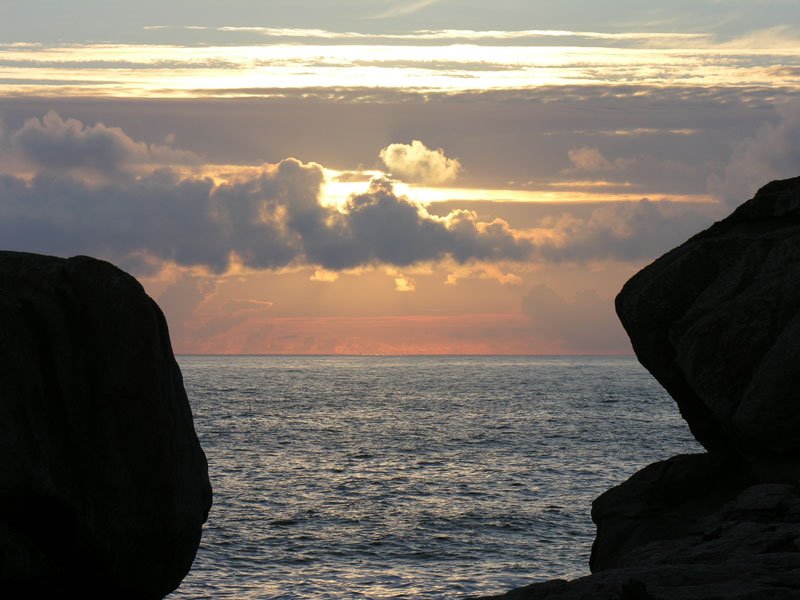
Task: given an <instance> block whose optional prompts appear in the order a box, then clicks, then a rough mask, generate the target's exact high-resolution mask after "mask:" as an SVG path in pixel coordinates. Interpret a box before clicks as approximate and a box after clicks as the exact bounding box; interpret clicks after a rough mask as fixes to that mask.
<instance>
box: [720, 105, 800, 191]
mask: <svg viewBox="0 0 800 600" xmlns="http://www.w3.org/2000/svg"><path fill="white" fill-rule="evenodd" d="M776 113H777V120H776V121H775V122H773V123H766V124H764V125H762V126H761V127H760V128H759V129H758V131H756V133H755V135H754V136H753V137H751V138H747V139H745V140H743V141H740V142H738V143H737V144H736V145H735V146H734V149H733V155H732V157H731V161H730V163H729V164H728V166H727V167H726V168H725V169H724V171H723V172H722V173H721V174H714V175H712V176H711V177H710V178H709V189H710V191H711V192H712V193H713V194H714V195H715V196H717V197H718V198H719V199H720V200H722V201H723V202H725V203H726V204H728V205H729V206H736V205H738V204H741V203H742V201H743V200H747V199H748V198H752V197H753V195H754V194H755V192H756V191H757V190H758V189H759V188H760V187H761V186H763V185H764V184H766V183H767V182H769V181H772V180H774V179H787V178H789V177H795V176H797V175H798V174H800V103H787V104H783V105H779V106H778V107H777V109H776Z"/></svg>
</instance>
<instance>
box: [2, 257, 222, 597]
mask: <svg viewBox="0 0 800 600" xmlns="http://www.w3.org/2000/svg"><path fill="white" fill-rule="evenodd" d="M0 315H2V327H0V457H2V458H1V459H0V461H1V462H0V506H1V507H2V511H0V597H4V598H17V597H20V598H38V597H52V598H55V597H65V596H72V597H78V598H130V599H134V598H136V599H150V598H162V597H163V596H165V595H166V594H168V593H169V592H170V591H172V590H173V589H175V588H176V587H177V586H178V584H179V583H180V581H181V579H183V577H184V576H185V575H186V573H187V572H188V571H189V568H190V567H191V564H192V561H193V559H194V555H195V552H196V550H197V547H198V544H199V542H200V534H201V525H202V523H204V522H205V520H206V517H207V515H208V511H209V509H210V506H211V486H210V483H209V480H208V468H207V464H206V459H205V455H204V454H203V451H202V449H201V448H200V445H199V443H198V441H197V437H196V435H195V432H194V427H193V423H192V414H191V411H190V408H189V404H188V401H187V399H186V393H185V391H184V388H183V381H182V378H181V373H180V370H179V368H178V366H177V363H176V362H175V359H174V356H173V354H172V349H171V346H170V341H169V334H168V332H167V326H166V322H165V320H164V317H163V315H162V313H161V311H160V310H159V308H158V306H156V304H155V302H153V300H151V299H150V298H149V297H148V296H147V295H146V294H145V293H144V290H143V289H142V287H141V286H140V285H139V283H138V282H137V281H136V280H135V279H133V278H132V277H131V276H129V275H127V274H126V273H124V272H122V271H120V270H119V269H117V268H116V267H114V266H112V265H110V264H108V263H105V262H102V261H98V260H95V259H92V258H88V257H82V256H79V257H75V258H71V259H60V258H53V257H46V256H39V255H34V254H24V253H16V252H0Z"/></svg>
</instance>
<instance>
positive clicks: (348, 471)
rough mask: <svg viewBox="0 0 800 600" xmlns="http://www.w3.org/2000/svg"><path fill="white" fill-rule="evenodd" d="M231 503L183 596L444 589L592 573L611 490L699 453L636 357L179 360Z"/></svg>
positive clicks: (225, 501)
mask: <svg viewBox="0 0 800 600" xmlns="http://www.w3.org/2000/svg"><path fill="white" fill-rule="evenodd" d="M179 362H180V365H181V369H182V370H183V373H184V379H185V384H186V389H187V393H188V395H189V399H190V402H191V403H192V407H193V410H194V415H195V427H196V429H197V432H198V436H199V437H200V442H201V444H202V445H203V448H204V449H205V452H206V455H207V456H208V460H209V470H210V473H211V479H212V484H213V486H214V507H213V509H212V512H211V515H210V517H209V522H208V523H207V524H206V527H205V529H204V534H203V543H202V545H201V548H200V550H199V552H198V555H197V559H196V560H195V564H194V568H193V569H192V572H191V573H190V574H189V576H188V577H187V578H186V579H185V580H184V582H183V584H182V585H181V587H180V589H179V590H178V591H176V592H175V593H174V594H172V595H170V598H171V599H178V598H193V599H194V598H213V599H216V598H337V599H338V598H442V597H454V596H461V595H468V594H475V593H490V592H498V591H502V590H505V589H507V588H511V587H515V586H520V585H524V584H526V583H530V582H531V581H534V580H543V579H549V578H553V577H573V576H578V575H582V574H585V573H587V571H588V555H589V550H590V547H591V542H592V540H593V538H594V526H593V524H592V522H591V519H590V518H589V510H590V506H591V501H592V499H593V498H594V497H595V496H597V495H598V494H600V493H601V492H602V491H604V490H605V489H607V488H608V487H610V486H611V485H614V484H616V483H619V482H621V481H622V480H624V479H625V478H627V477H628V476H629V475H630V474H632V473H633V472H634V471H635V470H636V469H638V468H640V467H642V466H644V465H645V464H647V463H650V462H653V461H655V460H658V459H662V458H667V457H669V456H671V455H673V454H677V453H679V452H689V451H699V447H698V446H697V444H696V443H695V442H694V441H693V438H692V437H691V435H690V434H689V432H688V430H687V428H686V427H685V425H684V424H683V421H682V420H681V419H680V417H679V416H678V412H677V409H676V408H675V407H674V404H673V402H672V401H671V400H670V399H669V397H668V396H667V395H666V394H665V392H663V391H662V390H661V388H660V387H659V386H658V384H656V383H655V381H653V380H652V378H651V377H650V376H649V375H648V374H647V373H646V372H645V371H644V370H643V369H642V368H641V367H640V366H639V364H638V363H637V362H636V361H635V360H634V359H629V358H598V357H578V358H575V357H563V358H562V357H556V358H541V357H466V358H465V357H200V356H183V357H179Z"/></svg>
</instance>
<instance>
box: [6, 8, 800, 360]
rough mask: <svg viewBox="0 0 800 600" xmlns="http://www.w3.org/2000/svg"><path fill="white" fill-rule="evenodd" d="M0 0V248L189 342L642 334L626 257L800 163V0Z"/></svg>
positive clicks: (193, 347)
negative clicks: (129, 284) (629, 323)
mask: <svg viewBox="0 0 800 600" xmlns="http://www.w3.org/2000/svg"><path fill="white" fill-rule="evenodd" d="M0 12H1V13H2V18H0V239H2V247H3V248H4V249H13V250H25V251H31V252H41V253H47V254H55V255H59V256H71V255H75V254H89V255H92V256H97V257H101V258H105V259H107V260H110V261H111V262H114V263H115V264H117V265H119V266H120V267H122V268H124V269H126V270H128V271H129V272H131V273H132V274H134V275H136V276H137V277H138V278H139V280H140V281H142V283H143V285H144V286H145V288H146V289H147V291H148V293H149V294H150V295H151V296H153V297H154V298H155V299H156V300H157V301H158V303H159V304H160V305H161V307H162V308H163V309H164V311H165V313H166V315H167V319H168V322H169V325H170V330H171V335H172V339H173V346H174V348H175V350H176V352H179V353H355V354H361V353H368V354H392V353H403V354H406V353H412V354H430V353H433V354H451V353H457V354H462V353H468V354H626V353H630V345H629V343H628V341H627V337H626V336H625V334H624V332H623V331H622V329H621V327H620V326H619V325H618V322H617V319H616V317H615V316H614V313H613V298H614V296H615V295H616V293H617V292H618V291H619V288H620V287H621V286H622V284H623V283H624V282H625V281H626V280H627V278H629V277H630V276H631V275H632V274H633V273H635V272H636V271H637V270H638V269H639V268H641V267H642V266H644V265H645V264H647V263H648V262H650V261H652V260H653V259H654V258H656V257H657V256H659V255H660V254H662V253H663V252H665V251H667V250H669V249H670V248H672V247H673V246H675V245H676V244H678V243H680V242H682V241H684V240H685V239H686V238H687V237H689V236H690V235H692V234H693V233H696V232H697V231H700V230H701V229H703V228H705V227H706V226H708V225H709V224H710V223H711V222H713V221H714V220H716V219H719V218H722V217H723V216H725V215H726V214H728V213H729V212H730V211H731V210H732V208H734V207H735V206H736V205H738V204H739V203H741V202H742V201H744V200H746V199H748V198H750V197H751V196H752V194H753V192H754V191H755V190H756V189H757V188H758V187H760V186H761V185H763V184H764V183H766V182H768V181H770V180H772V179H776V178H781V177H791V176H795V175H799V174H800V2H797V0H692V1H688V0H676V1H672V2H669V3H667V2H653V1H646V0H615V1H608V0H606V1H602V0H601V1H596V2H585V1H581V2H578V1H577V0H560V1H554V0H553V1H538V0H495V1H494V2H478V1H477V0H407V1H394V0H339V1H337V2H331V1H328V0H292V1H288V0H275V1H255V0H228V1H227V2H211V1H210V0H201V1H197V0H193V1H191V2H189V1H185V0H160V1H159V2H155V1H152V0H141V1H140V2H137V3H130V2H119V1H117V0H78V1H75V2H64V1H63V0H6V1H5V2H3V3H2V9H0Z"/></svg>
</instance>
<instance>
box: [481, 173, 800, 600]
mask: <svg viewBox="0 0 800 600" xmlns="http://www.w3.org/2000/svg"><path fill="white" fill-rule="evenodd" d="M616 307H617V314H618V315H619V317H620V320H621V321H622V324H623V326H624V327H625V330H626V331H627V332H628V335H629V336H630V338H631V342H632V344H633V348H634V351H635V352H636V356H637V357H638V358H639V361H640V362H641V363H642V364H643V365H644V366H645V367H646V368H647V369H648V370H649V371H650V372H651V373H652V374H653V376H654V377H655V378H656V379H657V380H658V381H659V382H660V383H661V384H662V385H663V386H664V387H665V388H666V390H667V391H668V392H669V394H670V395H671V396H672V397H673V398H674V400H675V402H676V403H677V405H678V408H679V410H680V412H681V414H682V415H683V417H684V418H685V419H686V421H687V422H688V424H689V427H690V429H691V431H692V433H693V434H694V436H695V437H696V438H697V439H698V441H700V442H701V443H702V444H703V445H704V446H705V448H706V449H707V450H708V454H700V455H687V456H676V457H673V458H671V459H669V460H666V461H662V462H659V463H655V464H653V465H650V466H648V467H646V468H644V469H642V470H641V471H639V472H638V473H636V474H635V475H634V476H633V477H631V478H630V479H629V480H628V481H626V482H624V483H623V484H621V485H619V486H617V487H615V488H613V489H611V490H609V491H608V492H606V493H604V494H603V495H601V496H600V497H599V498H597V499H596V500H595V502H594V504H593V508H592V518H593V519H594V521H595V523H596V524H597V537H596V539H595V543H594V546H593V548H592V558H591V569H592V572H593V574H592V575H590V576H587V577H583V578H580V579H576V580H575V581H570V582H567V581H558V580H557V581H550V582H545V583H539V584H533V585H530V586H527V587H525V588H520V589H518V590H514V591H512V592H509V593H508V594H504V595H501V596H492V597H491V598H496V599H500V598H503V599H506V600H512V599H513V600H525V599H545V598H546V599H555V598H559V599H565V600H566V599H579V598H580V599H584V598H585V599H594V598H601V599H605V598H608V599H611V598H614V599H653V600H656V599H657V600H669V599H675V600H692V599H698V600H701V599H702V600H710V599H712V598H714V599H716V598H726V599H742V600H744V599H752V600H756V599H762V598H776V599H782V598H798V597H800V488H799V487H798V486H800V460H799V459H800V402H798V401H797V390H798V389H800V177H796V178H794V179H787V180H784V181H774V182H772V183H770V184H769V185H767V186H765V187H763V188H762V189H761V190H759V191H758V193H757V194H756V195H755V197H754V198H753V199H752V200H749V201H748V202H746V203H744V204H743V205H742V206H740V207H739V208H738V209H737V210H736V211H734V213H733V214H731V215H730V216H729V217H728V218H726V219H724V220H722V221H720V222H718V223H715V224H714V225H713V226H711V227H710V228H709V229H707V230H706V231H704V232H702V233H699V234H698V235H696V236H694V237H693V238H691V239H690V240H688V241H687V242H686V243H684V244H683V245H681V246H679V247H678V248H676V249H674V250H672V251H671V252H668V253H667V254H665V255H664V256H662V257H661V258H659V259H658V260H656V261H655V262H654V263H653V264H651V265H650V266H648V267H646V268H645V269H643V270H642V271H640V272H639V273H637V274H636V275H635V276H634V277H633V278H632V279H631V280H630V281H629V282H628V283H626V284H625V286H624V287H623V289H622V291H621V292H620V294H619V295H618V296H617V301H616Z"/></svg>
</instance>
